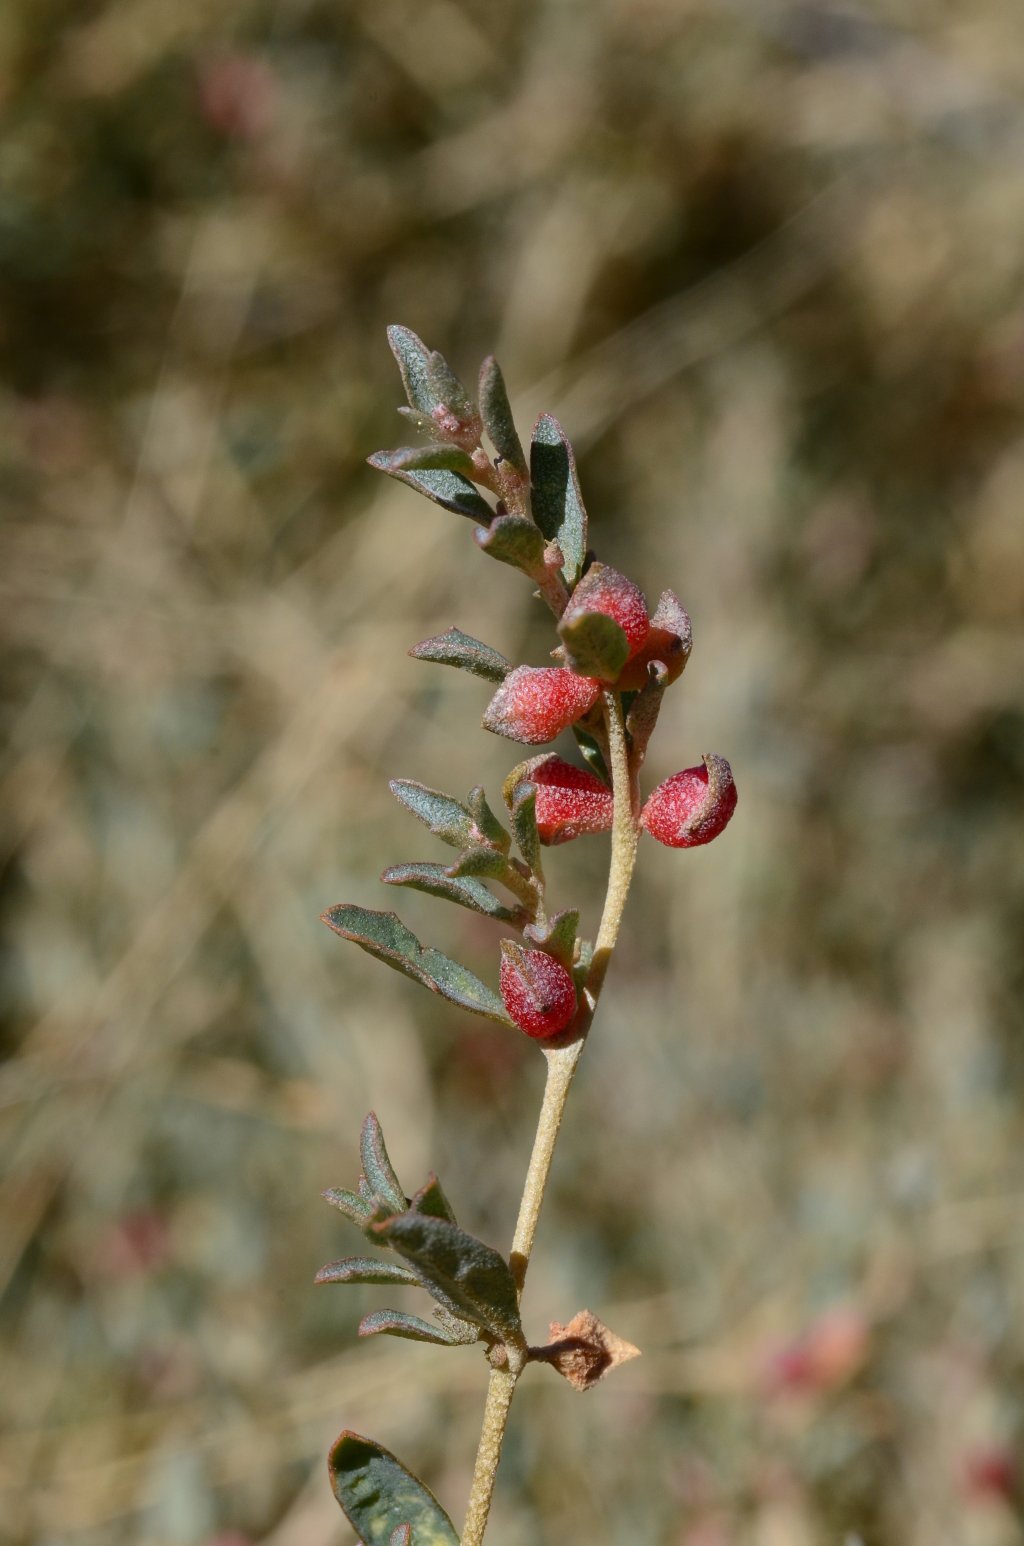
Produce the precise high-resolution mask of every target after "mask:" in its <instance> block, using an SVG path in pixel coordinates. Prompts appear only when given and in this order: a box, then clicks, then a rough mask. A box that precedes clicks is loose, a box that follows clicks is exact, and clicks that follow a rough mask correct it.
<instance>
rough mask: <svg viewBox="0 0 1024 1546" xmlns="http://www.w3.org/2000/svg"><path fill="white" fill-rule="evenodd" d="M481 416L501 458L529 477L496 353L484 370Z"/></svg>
mask: <svg viewBox="0 0 1024 1546" xmlns="http://www.w3.org/2000/svg"><path fill="white" fill-rule="evenodd" d="M480 414H481V417H482V418H483V421H484V428H485V429H486V431H487V433H488V434H489V435H490V437H491V441H492V444H493V445H494V449H495V450H496V451H497V453H498V455H499V456H501V457H503V458H504V460H505V461H506V462H511V463H512V466H513V467H515V469H516V471H517V472H521V473H522V474H523V476H524V477H525V476H526V457H525V455H524V454H523V446H522V441H521V440H520V439H519V436H518V434H517V433H516V426H515V421H514V420H513V418H512V406H511V404H510V403H509V400H508V392H507V390H506V388H505V378H504V376H503V375H502V374H501V367H500V366H499V364H498V362H497V360H496V359H495V358H494V355H493V354H490V355H488V356H487V359H486V360H484V362H483V364H482V365H481V367H480Z"/></svg>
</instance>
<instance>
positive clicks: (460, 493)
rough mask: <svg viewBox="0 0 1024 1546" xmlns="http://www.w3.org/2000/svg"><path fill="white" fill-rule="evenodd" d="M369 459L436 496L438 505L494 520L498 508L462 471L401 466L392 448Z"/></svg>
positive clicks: (473, 517)
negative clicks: (394, 463)
mask: <svg viewBox="0 0 1024 1546" xmlns="http://www.w3.org/2000/svg"><path fill="white" fill-rule="evenodd" d="M366 460H367V461H368V462H369V464H370V466H371V467H375V468H376V469H377V471H378V472H386V473H387V474H388V476H389V477H391V478H397V479H398V480H399V482H400V483H408V485H409V487H410V488H414V489H415V490H416V492H417V493H418V494H425V495H426V497H427V498H428V499H432V500H433V501H434V503H435V505H442V506H443V507H444V509H445V510H453V511H454V512H455V514H456V515H468V516H469V518H470V520H473V521H490V520H491V519H492V517H493V515H494V511H493V510H492V509H491V507H490V505H489V504H488V503H487V501H486V499H484V498H483V497H482V496H481V495H480V494H478V493H477V491H476V489H475V488H474V487H473V485H472V483H470V481H469V479H468V478H464V477H463V476H462V474H461V473H459V472H451V471H450V470H449V469H448V468H443V467H438V468H434V469H433V470H427V471H423V472H413V471H411V470H408V471H407V470H403V469H402V468H401V467H393V466H392V465H391V455H390V452H388V451H375V452H374V453H373V455H372V456H368V457H367V458H366Z"/></svg>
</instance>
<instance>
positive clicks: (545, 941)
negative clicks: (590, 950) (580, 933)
mask: <svg viewBox="0 0 1024 1546" xmlns="http://www.w3.org/2000/svg"><path fill="white" fill-rule="evenodd" d="M579 926H580V915H579V910H578V909H577V908H575V907H574V908H566V909H565V910H564V911H563V912H559V913H555V914H554V915H553V916H552V917H551V918H550V919H549V920H548V926H547V928H546V929H538V928H537V926H536V925H535V924H528V925H527V927H526V928H525V929H524V930H523V937H524V939H527V940H528V941H529V942H530V944H531V945H537V946H539V948H540V949H541V950H546V951H547V953H548V955H549V956H554V958H555V960H556V961H561V963H562V965H563V966H564V967H565V969H566V971H571V969H572V958H573V951H574V947H575V945H576V930H577V929H578V928H579Z"/></svg>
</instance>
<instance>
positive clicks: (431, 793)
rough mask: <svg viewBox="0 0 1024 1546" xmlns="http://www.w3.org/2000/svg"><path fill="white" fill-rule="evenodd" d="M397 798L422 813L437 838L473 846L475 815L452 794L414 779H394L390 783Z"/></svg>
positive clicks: (412, 809) (456, 844) (454, 846)
mask: <svg viewBox="0 0 1024 1546" xmlns="http://www.w3.org/2000/svg"><path fill="white" fill-rule="evenodd" d="M388 787H389V788H390V790H391V793H392V794H393V795H394V797H395V799H396V800H401V802H402V804H403V805H404V806H406V808H407V809H408V810H410V811H412V813H413V815H414V816H418V817H419V819H420V821H422V822H423V824H424V825H425V826H427V827H429V828H430V830H431V832H432V833H433V834H434V836H435V837H439V838H440V839H441V841H442V843H448V844H450V846H451V847H452V848H469V847H471V846H472V844H473V815H472V812H471V811H469V810H467V809H466V807H465V806H464V805H462V804H460V802H459V801H458V800H453V799H452V797H451V795H450V794H442V793H441V791H440V790H439V789H428V788H427V786H426V784H417V783H416V781H415V780H414V779H411V778H393V779H392V780H391V783H390V785H389V786H388Z"/></svg>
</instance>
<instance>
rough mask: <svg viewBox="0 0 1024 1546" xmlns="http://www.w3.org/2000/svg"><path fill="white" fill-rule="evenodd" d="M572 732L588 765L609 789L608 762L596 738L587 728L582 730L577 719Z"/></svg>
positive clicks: (610, 777)
mask: <svg viewBox="0 0 1024 1546" xmlns="http://www.w3.org/2000/svg"><path fill="white" fill-rule="evenodd" d="M572 733H573V735H574V736H575V737H576V741H577V743H578V745H579V749H580V751H581V752H582V753H583V755H584V757H585V758H586V760H587V764H588V766H589V767H590V768H591V769H592V770H593V772H595V773H596V774H597V776H598V778H600V779H603V780H604V782H605V783H606V784H607V785H608V788H609V789H610V788H611V787H612V776H611V774H610V773H609V771H608V764H607V763H606V762H605V760H604V752H603V751H602V750H601V747H600V744H599V743H598V741H597V739H596V738H595V737H594V736H592V735H591V733H590V731H589V730H584V728H583V726H582V725H581V724H580V723H579V721H578V720H577V722H576V724H575V725H573V727H572Z"/></svg>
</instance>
